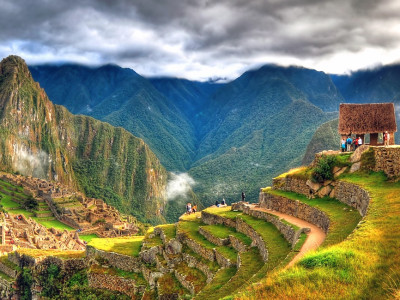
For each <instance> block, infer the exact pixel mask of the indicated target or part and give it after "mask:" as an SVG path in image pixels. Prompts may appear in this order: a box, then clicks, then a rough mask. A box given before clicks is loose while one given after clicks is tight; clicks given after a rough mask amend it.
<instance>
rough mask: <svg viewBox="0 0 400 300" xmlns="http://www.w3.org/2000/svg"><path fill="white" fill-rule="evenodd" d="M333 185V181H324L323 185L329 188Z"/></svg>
mask: <svg viewBox="0 0 400 300" xmlns="http://www.w3.org/2000/svg"><path fill="white" fill-rule="evenodd" d="M331 183H332V180H326V181H324V183H323V184H322V185H323V186H327V185H330V184H331Z"/></svg>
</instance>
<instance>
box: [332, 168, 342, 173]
mask: <svg viewBox="0 0 400 300" xmlns="http://www.w3.org/2000/svg"><path fill="white" fill-rule="evenodd" d="M340 169H341V168H339V167H336V166H335V167H333V170H332V173H333V174H335V173H337V172H339V170H340Z"/></svg>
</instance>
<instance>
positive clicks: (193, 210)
mask: <svg viewBox="0 0 400 300" xmlns="http://www.w3.org/2000/svg"><path fill="white" fill-rule="evenodd" d="M196 211H197V205H196V204H195V205H193V207H192V213H196Z"/></svg>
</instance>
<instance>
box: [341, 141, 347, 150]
mask: <svg viewBox="0 0 400 300" xmlns="http://www.w3.org/2000/svg"><path fill="white" fill-rule="evenodd" d="M341 145H342V152H345V151H346V140H345V139H344V138H343V139H342V142H341Z"/></svg>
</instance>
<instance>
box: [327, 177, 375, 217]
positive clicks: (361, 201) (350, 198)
mask: <svg viewBox="0 0 400 300" xmlns="http://www.w3.org/2000/svg"><path fill="white" fill-rule="evenodd" d="M335 197H336V199H338V200H339V201H340V202H343V203H345V204H347V205H349V206H352V207H354V208H355V209H357V210H358V211H359V212H360V215H361V216H363V217H364V216H365V215H366V214H367V210H368V205H369V199H370V197H369V194H368V192H367V191H366V190H364V189H362V188H360V187H359V186H357V185H355V184H351V183H348V182H343V181H339V182H337V184H336V187H335Z"/></svg>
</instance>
